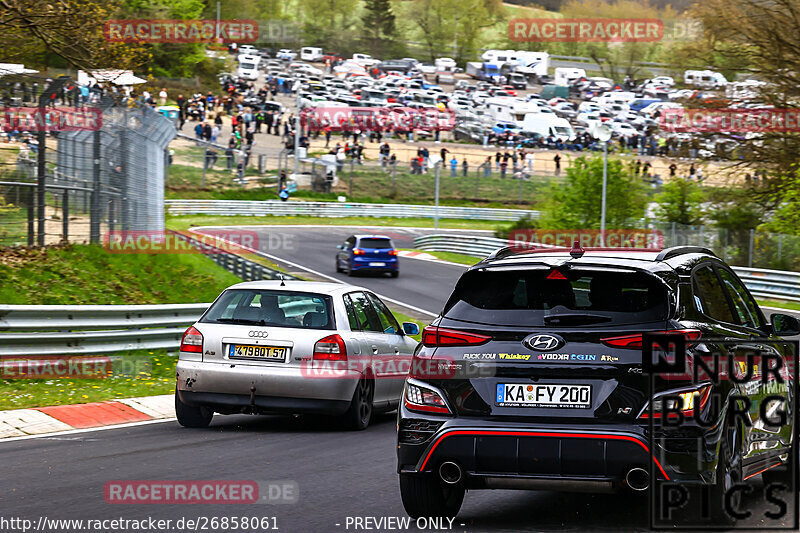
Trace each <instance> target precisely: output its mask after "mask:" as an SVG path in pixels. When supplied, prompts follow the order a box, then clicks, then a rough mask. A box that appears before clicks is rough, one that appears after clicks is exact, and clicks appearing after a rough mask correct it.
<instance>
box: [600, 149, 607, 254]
mask: <svg viewBox="0 0 800 533" xmlns="http://www.w3.org/2000/svg"><path fill="white" fill-rule="evenodd" d="M607 188H608V141H604V142H603V199H602V205H601V208H600V240H601V241H602V243H603V246H605V245H606V189H607Z"/></svg>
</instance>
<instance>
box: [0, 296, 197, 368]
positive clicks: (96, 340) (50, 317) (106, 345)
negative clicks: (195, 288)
mask: <svg viewBox="0 0 800 533" xmlns="http://www.w3.org/2000/svg"><path fill="white" fill-rule="evenodd" d="M208 306H209V304H207V303H200V304H169V305H0V347H1V348H0V359H2V357H6V356H20V355H58V354H81V353H86V354H92V353H110V352H122V351H128V350H152V349H163V348H177V347H178V345H179V344H180V340H181V336H182V335H183V332H184V331H185V330H186V327H187V326H189V325H190V324H192V323H193V322H195V321H196V320H197V319H198V318H200V315H202V314H203V312H204V311H205V310H206V309H207V308H208ZM53 330H58V331H53Z"/></svg>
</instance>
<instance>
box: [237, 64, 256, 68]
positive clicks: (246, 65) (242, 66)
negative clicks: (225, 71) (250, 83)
mask: <svg viewBox="0 0 800 533" xmlns="http://www.w3.org/2000/svg"><path fill="white" fill-rule="evenodd" d="M255 67H256V66H255V65H254V64H253V63H240V64H239V68H240V69H242V70H253V69H254V68H255Z"/></svg>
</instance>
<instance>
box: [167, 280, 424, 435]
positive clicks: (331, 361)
mask: <svg viewBox="0 0 800 533" xmlns="http://www.w3.org/2000/svg"><path fill="white" fill-rule="evenodd" d="M417 333H419V326H417V325H416V324H413V323H410V322H409V323H403V325H402V326H401V325H400V324H398V322H397V319H396V318H395V317H394V315H393V314H392V312H391V311H390V310H389V309H388V308H387V307H386V305H385V304H384V303H383V302H382V301H381V299H380V298H379V297H378V296H376V295H375V294H373V293H372V292H370V291H369V290H367V289H363V288H360V287H354V286H352V285H343V284H340V283H317V282H308V281H295V280H290V281H285V282H284V281H255V282H246V283H239V284H237V285H233V286H231V287H229V288H227V289H225V291H223V293H222V294H221V295H220V296H219V297H218V298H217V299H216V300H215V301H214V303H213V304H211V307H209V308H208V310H207V311H206V312H205V313H204V314H203V316H202V317H201V318H200V320H198V321H197V322H196V323H195V324H194V325H193V326H192V327H190V328H189V329H187V330H186V332H185V333H184V334H183V338H182V340H181V347H180V355H179V358H178V364H177V369H176V376H177V385H176V391H175V413H176V415H177V418H178V423H180V424H181V425H182V426H186V427H206V426H208V425H209V423H210V422H211V419H212V417H213V415H214V413H222V414H234V413H248V414H261V413H288V414H296V413H309V414H320V415H326V416H336V417H339V419H340V421H341V422H342V423H343V424H344V425H346V426H347V427H349V428H352V429H364V428H366V427H367V426H368V425H369V423H370V420H371V419H372V416H373V414H374V413H377V412H382V411H390V410H392V409H395V408H396V407H397V405H398V402H399V399H400V394H401V391H402V388H403V378H404V377H405V374H404V373H403V372H402V371H399V370H398V369H401V368H403V366H402V364H401V361H402V360H404V359H405V360H407V359H408V357H409V356H410V355H411V354H412V353H413V351H414V349H415V347H416V346H417V342H416V341H415V340H414V339H412V338H411V335H416V334H417ZM406 368H407V367H406Z"/></svg>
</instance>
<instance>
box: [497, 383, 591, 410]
mask: <svg viewBox="0 0 800 533" xmlns="http://www.w3.org/2000/svg"><path fill="white" fill-rule="evenodd" d="M495 404H496V405H498V406H500V407H556V408H567V409H588V408H589V407H591V406H592V386H591V385H562V384H558V383H544V384H521V383H498V384H497V394H496V395H495Z"/></svg>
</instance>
